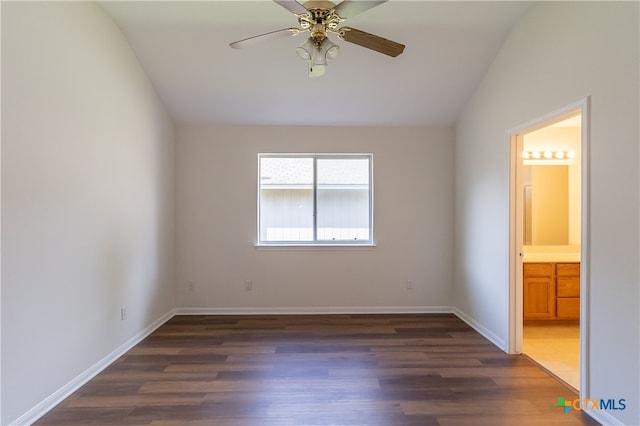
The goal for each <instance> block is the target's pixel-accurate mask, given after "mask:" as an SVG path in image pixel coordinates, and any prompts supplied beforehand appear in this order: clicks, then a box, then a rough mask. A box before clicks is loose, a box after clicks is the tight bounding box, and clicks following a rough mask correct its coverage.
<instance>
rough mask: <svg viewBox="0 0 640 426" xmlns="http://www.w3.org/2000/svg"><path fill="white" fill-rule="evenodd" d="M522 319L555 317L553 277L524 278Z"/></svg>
mask: <svg viewBox="0 0 640 426" xmlns="http://www.w3.org/2000/svg"><path fill="white" fill-rule="evenodd" d="M523 284H524V294H523V298H524V319H525V320H528V319H549V318H553V317H555V313H556V312H555V311H556V306H555V305H556V303H555V302H556V295H555V285H554V284H555V283H554V280H553V277H525V278H524V283H523Z"/></svg>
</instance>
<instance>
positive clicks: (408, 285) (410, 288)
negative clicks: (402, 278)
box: [407, 280, 413, 290]
mask: <svg viewBox="0 0 640 426" xmlns="http://www.w3.org/2000/svg"><path fill="white" fill-rule="evenodd" d="M412 289H413V281H411V280H407V290H412Z"/></svg>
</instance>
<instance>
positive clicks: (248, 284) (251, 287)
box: [244, 280, 253, 291]
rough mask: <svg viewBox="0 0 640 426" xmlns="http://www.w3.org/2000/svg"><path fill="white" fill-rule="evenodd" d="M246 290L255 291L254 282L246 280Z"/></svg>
mask: <svg viewBox="0 0 640 426" xmlns="http://www.w3.org/2000/svg"><path fill="white" fill-rule="evenodd" d="M244 289H245V290H247V291H251V290H253V281H251V280H246V281H245V282H244Z"/></svg>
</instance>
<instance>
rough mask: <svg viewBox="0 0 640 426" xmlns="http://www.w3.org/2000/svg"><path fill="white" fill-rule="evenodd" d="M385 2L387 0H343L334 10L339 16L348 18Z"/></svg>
mask: <svg viewBox="0 0 640 426" xmlns="http://www.w3.org/2000/svg"><path fill="white" fill-rule="evenodd" d="M386 2H387V0H380V1H368V0H362V1H360V0H344V1H343V2H342V3H340V4H339V5H337V6H336V9H335V11H336V13H337V14H338V15H339V16H340V17H341V18H344V19H348V18H351V17H353V16H356V15H357V14H359V13H362V12H364V11H365V10H369V9H371V8H374V7H376V6H378V5H381V4H382V3H386Z"/></svg>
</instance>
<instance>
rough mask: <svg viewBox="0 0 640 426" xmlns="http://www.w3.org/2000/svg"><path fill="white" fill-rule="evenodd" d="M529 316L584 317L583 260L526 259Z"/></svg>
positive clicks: (526, 309) (526, 313)
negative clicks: (582, 300) (581, 269)
mask: <svg viewBox="0 0 640 426" xmlns="http://www.w3.org/2000/svg"><path fill="white" fill-rule="evenodd" d="M523 302H524V319H525V320H562V319H567V320H571V319H573V320H575V319H578V318H580V263H555V262H540V263H525V264H524V271H523Z"/></svg>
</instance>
